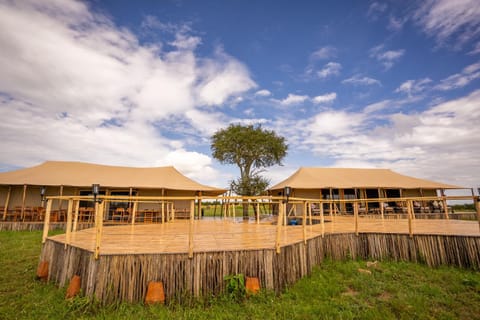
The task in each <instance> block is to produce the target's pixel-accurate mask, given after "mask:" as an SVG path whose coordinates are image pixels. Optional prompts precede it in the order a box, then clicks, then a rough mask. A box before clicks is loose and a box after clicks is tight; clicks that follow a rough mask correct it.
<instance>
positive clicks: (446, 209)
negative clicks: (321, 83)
mask: <svg viewBox="0 0 480 320" xmlns="http://www.w3.org/2000/svg"><path fill="white" fill-rule="evenodd" d="M442 201H443V210H444V211H445V219H447V220H448V219H450V217H449V216H448V206H447V197H446V196H445V195H443V196H442Z"/></svg>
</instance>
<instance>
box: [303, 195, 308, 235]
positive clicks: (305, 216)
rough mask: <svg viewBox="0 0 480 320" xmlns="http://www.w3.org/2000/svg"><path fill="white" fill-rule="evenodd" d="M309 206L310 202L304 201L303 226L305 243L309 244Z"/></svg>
mask: <svg viewBox="0 0 480 320" xmlns="http://www.w3.org/2000/svg"><path fill="white" fill-rule="evenodd" d="M307 206H308V202H306V201H305V202H303V215H302V227H303V243H304V244H307V210H308V209H307Z"/></svg>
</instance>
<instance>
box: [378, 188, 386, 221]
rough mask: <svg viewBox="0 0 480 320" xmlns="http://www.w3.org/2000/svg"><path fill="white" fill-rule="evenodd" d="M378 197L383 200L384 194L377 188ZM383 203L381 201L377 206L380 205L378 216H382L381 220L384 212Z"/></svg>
mask: <svg viewBox="0 0 480 320" xmlns="http://www.w3.org/2000/svg"><path fill="white" fill-rule="evenodd" d="M378 197H379V198H382V199H383V198H385V196H384V194H383V193H382V189H380V188H378ZM384 203H385V202H383V200H382V201H380V202H379V205H380V214H381V215H382V220H384V213H385V212H384V211H385V208H384Z"/></svg>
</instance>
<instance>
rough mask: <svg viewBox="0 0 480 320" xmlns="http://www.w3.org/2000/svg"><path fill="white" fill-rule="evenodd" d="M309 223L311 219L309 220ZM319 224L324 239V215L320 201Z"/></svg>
mask: <svg viewBox="0 0 480 320" xmlns="http://www.w3.org/2000/svg"><path fill="white" fill-rule="evenodd" d="M310 223H311V219H310ZM320 223H321V224H322V238H323V237H325V215H324V214H323V202H322V199H320Z"/></svg>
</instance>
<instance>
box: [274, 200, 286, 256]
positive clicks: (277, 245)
mask: <svg viewBox="0 0 480 320" xmlns="http://www.w3.org/2000/svg"><path fill="white" fill-rule="evenodd" d="M283 211H284V207H283V203H282V202H279V203H278V219H277V237H276V239H275V250H276V252H277V254H278V253H280V233H281V226H282V221H283V217H282V215H284V212H283Z"/></svg>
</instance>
